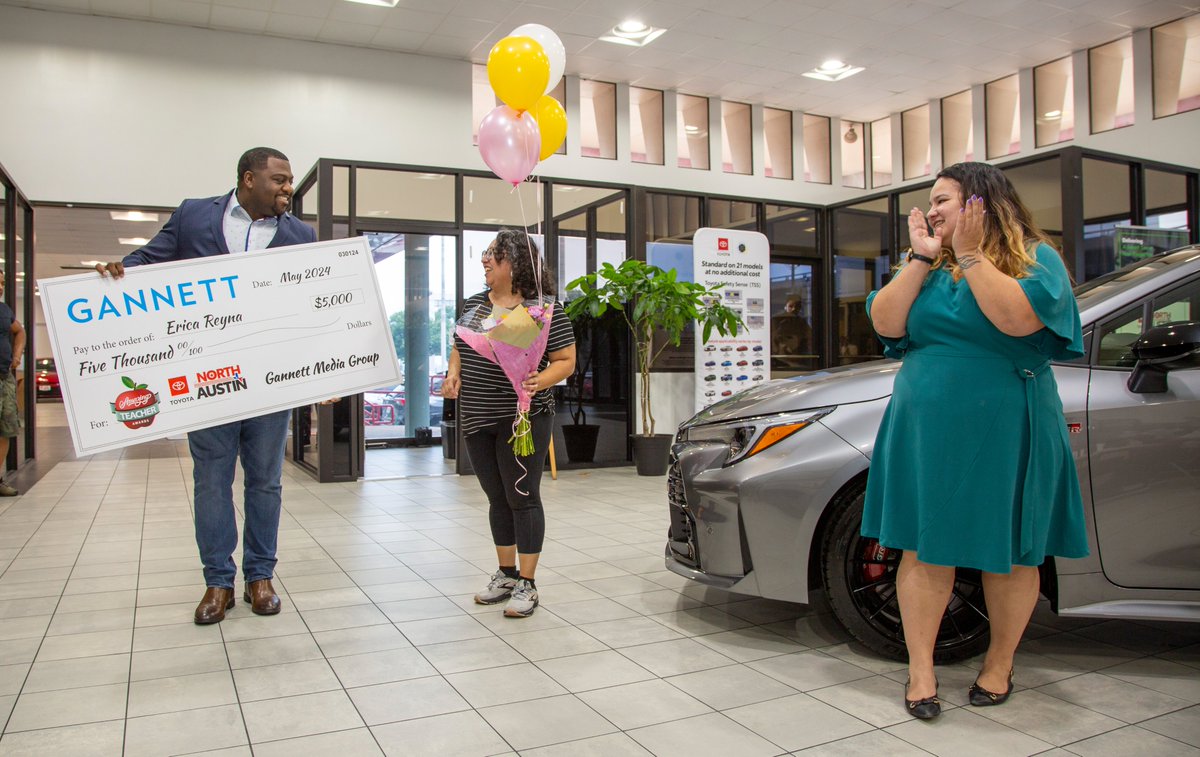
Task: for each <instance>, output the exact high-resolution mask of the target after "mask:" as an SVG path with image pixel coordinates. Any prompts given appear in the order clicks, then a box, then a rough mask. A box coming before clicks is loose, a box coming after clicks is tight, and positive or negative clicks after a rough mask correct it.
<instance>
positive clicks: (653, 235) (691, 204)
mask: <svg viewBox="0 0 1200 757" xmlns="http://www.w3.org/2000/svg"><path fill="white" fill-rule="evenodd" d="M698 228H700V198H699V197H694V196H692V195H669V194H658V193H656V192H647V193H646V239H647V241H650V242H683V243H685V244H687V245H688V248H689V249H691V244H692V234H694V233H695V231H696V229H698Z"/></svg>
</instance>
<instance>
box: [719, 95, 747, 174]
mask: <svg viewBox="0 0 1200 757" xmlns="http://www.w3.org/2000/svg"><path fill="white" fill-rule="evenodd" d="M721 169H722V170H723V171H724V172H725V173H740V174H752V173H754V162H753V160H752V158H751V150H750V106H749V105H746V104H745V103H728V102H722V103H721Z"/></svg>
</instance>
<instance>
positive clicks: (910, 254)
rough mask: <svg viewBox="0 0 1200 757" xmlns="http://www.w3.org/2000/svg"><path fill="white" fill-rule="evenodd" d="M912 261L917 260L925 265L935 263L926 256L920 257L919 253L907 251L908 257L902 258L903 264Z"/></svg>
mask: <svg viewBox="0 0 1200 757" xmlns="http://www.w3.org/2000/svg"><path fill="white" fill-rule="evenodd" d="M914 260H919V261H921V262H922V263H925V264H927V265H933V264H934V263H936V262H937V261H936V260H934V259H933V258H931V257H929V256H928V255H922V254H920V253H919V252H914V251H913V250H909V251H908V255H906V256H905V258H904V262H906V263H911V262H913V261H914Z"/></svg>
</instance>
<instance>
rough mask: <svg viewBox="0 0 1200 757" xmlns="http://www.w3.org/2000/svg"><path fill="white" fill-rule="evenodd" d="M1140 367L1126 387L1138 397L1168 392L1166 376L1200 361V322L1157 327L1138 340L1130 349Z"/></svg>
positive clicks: (1134, 370)
mask: <svg viewBox="0 0 1200 757" xmlns="http://www.w3.org/2000/svg"><path fill="white" fill-rule="evenodd" d="M1131 350H1132V352H1133V356H1134V358H1136V359H1137V364H1136V365H1134V367H1133V373H1132V374H1131V375H1130V376H1129V382H1128V383H1127V384H1126V385H1127V386H1128V387H1129V391H1131V392H1134V393H1136V394H1161V393H1163V392H1165V391H1167V373H1168V372H1169V371H1172V370H1175V369H1178V368H1191V367H1195V366H1196V365H1197V358H1200V322H1197V321H1187V322H1184V323H1175V324H1172V325H1170V326H1157V327H1155V328H1152V329H1149V330H1147V331H1146V332H1145V333H1144V334H1142V335H1141V336H1140V337H1138V340H1137V341H1136V342H1134V343H1133V346H1132V347H1131Z"/></svg>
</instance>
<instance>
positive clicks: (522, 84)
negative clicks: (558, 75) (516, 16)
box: [487, 37, 550, 111]
mask: <svg viewBox="0 0 1200 757" xmlns="http://www.w3.org/2000/svg"><path fill="white" fill-rule="evenodd" d="M487 72H488V81H489V82H491V84H492V89H494V90H496V96H497V97H499V98H500V100H501V102H503V103H504V104H505V105H507V106H508V107H510V108H512V109H513V110H516V111H525V110H529V109H530V108H532V107H533V104H534V103H536V102H537V101H538V98H539V97H541V96H542V93H544V92H545V91H546V85H547V84H549V83H550V56H548V55H546V51H545V50H544V49H542V46H541V45H540V44H539V43H538V42H537V40H535V39H533V38H532V37H505V38H504V39H502V40H500V41H499V42H497V43H496V46H495V47H493V48H492V51H491V52H490V53H488V61H487Z"/></svg>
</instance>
